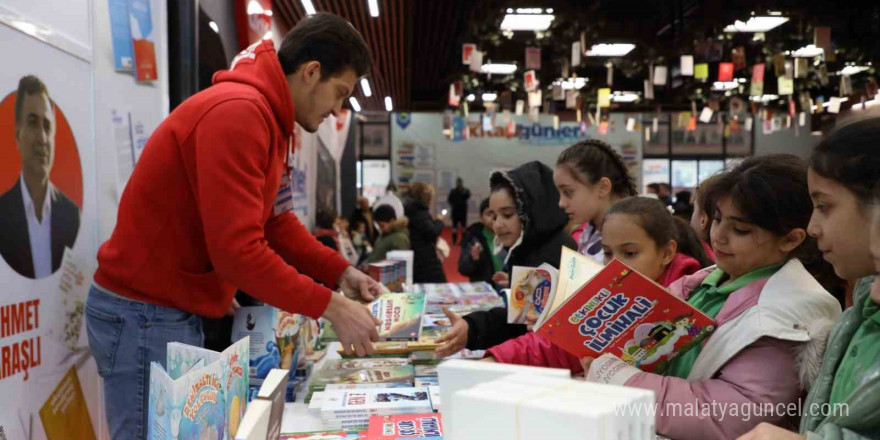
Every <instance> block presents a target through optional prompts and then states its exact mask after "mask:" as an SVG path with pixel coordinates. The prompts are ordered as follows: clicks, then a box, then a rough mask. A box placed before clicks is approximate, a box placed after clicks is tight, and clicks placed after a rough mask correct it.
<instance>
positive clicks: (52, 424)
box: [40, 367, 96, 440]
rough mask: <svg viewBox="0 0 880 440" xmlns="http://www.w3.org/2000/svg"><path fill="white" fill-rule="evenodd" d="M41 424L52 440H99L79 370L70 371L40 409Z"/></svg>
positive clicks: (73, 368)
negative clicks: (93, 426) (81, 384)
mask: <svg viewBox="0 0 880 440" xmlns="http://www.w3.org/2000/svg"><path fill="white" fill-rule="evenodd" d="M40 420H42V422H43V430H45V431H46V438H48V439H49V440H56V439H57V440H61V439H67V438H75V439H82V440H95V439H96V437H95V430H94V429H93V428H92V419H91V418H90V417H89V408H88V406H87V405H86V398H85V396H84V395H83V391H82V387H81V386H80V383H79V376H78V375H77V374H76V367H70V370H68V371H67V374H65V375H64V377H63V378H61V381H60V382H59V383H58V386H56V387H55V390H54V391H52V394H50V395H49V398H48V399H46V403H44V404H43V406H42V407H41V408H40Z"/></svg>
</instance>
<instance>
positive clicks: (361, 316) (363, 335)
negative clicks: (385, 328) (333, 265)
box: [323, 294, 381, 357]
mask: <svg viewBox="0 0 880 440" xmlns="http://www.w3.org/2000/svg"><path fill="white" fill-rule="evenodd" d="M323 316H324V317H325V318H327V319H328V320H330V323H331V324H333V329H334V330H336V334H337V335H338V336H339V342H340V343H342V350H343V351H344V352H345V354H346V355H347V356H351V355H352V354H353V353H356V354H357V355H358V356H359V357H363V356H368V355H371V354H373V352H374V350H373V344H372V343H373V342H375V341H378V340H379V331H378V330H376V326H378V325H379V324H381V322H380V321H379V320H378V319H376V317H375V316H373V315H372V314H370V310H369V309H367V308H366V307H365V306H364V305H363V304H359V303H356V302H354V301H352V300H350V299H348V298H346V297H344V296H342V295H339V294H333V295H332V296H331V297H330V304H328V305H327V310H325V311H324V315H323Z"/></svg>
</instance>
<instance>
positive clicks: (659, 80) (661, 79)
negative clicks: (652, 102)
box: [654, 66, 669, 86]
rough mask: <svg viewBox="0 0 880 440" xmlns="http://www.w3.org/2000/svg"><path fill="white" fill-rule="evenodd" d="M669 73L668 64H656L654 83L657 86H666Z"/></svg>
mask: <svg viewBox="0 0 880 440" xmlns="http://www.w3.org/2000/svg"><path fill="white" fill-rule="evenodd" d="M668 74H669V70H668V69H667V68H666V66H655V67H654V85H655V86H665V85H666V76H667V75H668Z"/></svg>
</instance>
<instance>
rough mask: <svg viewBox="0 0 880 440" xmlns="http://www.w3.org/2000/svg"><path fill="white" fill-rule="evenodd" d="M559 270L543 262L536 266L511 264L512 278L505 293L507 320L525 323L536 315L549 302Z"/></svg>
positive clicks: (541, 311) (510, 322)
mask: <svg viewBox="0 0 880 440" xmlns="http://www.w3.org/2000/svg"><path fill="white" fill-rule="evenodd" d="M558 275H559V271H557V270H556V268H554V267H553V266H551V265H549V264H547V263H544V264H542V265H540V266H538V267H523V266H513V270H512V276H513V280H512V281H511V283H510V286H511V288H510V290H507V291H506V294H507V322H508V323H509V324H525V323H527V322H530V321H532V320H536V319H538V317H539V316H540V315H541V314H542V313H543V312H544V310H545V309H546V308H547V305H548V304H550V296H551V292H553V290H554V286H556V284H557V283H556V278H557V277H558Z"/></svg>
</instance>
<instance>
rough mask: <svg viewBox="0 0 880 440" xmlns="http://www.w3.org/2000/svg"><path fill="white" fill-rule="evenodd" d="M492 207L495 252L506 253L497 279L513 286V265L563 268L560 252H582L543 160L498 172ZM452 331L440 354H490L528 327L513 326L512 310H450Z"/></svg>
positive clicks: (445, 340) (493, 185)
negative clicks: (564, 249)
mask: <svg viewBox="0 0 880 440" xmlns="http://www.w3.org/2000/svg"><path fill="white" fill-rule="evenodd" d="M489 183H490V185H491V191H492V195H491V196H490V197H489V206H490V208H491V209H492V212H493V213H494V214H495V221H494V230H495V240H494V252H495V253H496V254H497V253H500V252H504V251H505V250H506V251H507V257H506V260H505V262H504V268H503V270H502V271H501V272H498V273H496V274H495V275H494V276H493V277H492V278H493V281H494V282H495V283H496V284H498V285H500V286H501V287H510V285H509V284H510V272H511V269H512V267H513V266H529V267H538V266H540V265H541V264H542V263H548V264H550V265H552V266H553V267H556V268H558V267H559V259H560V256H561V248H562V247H563V246H566V247H568V248H570V249H577V244H576V243H575V242H574V239H572V238H571V235H569V233H568V232H567V231H566V230H565V225H566V223H567V222H568V216H567V215H566V214H565V212H564V211H563V210H562V209H561V208H559V192H558V191H557V190H556V186H554V184H553V170H552V169H550V168H549V167H548V166H546V165H544V164H542V163H540V162H529V163H527V164H525V165H522V166H520V167H518V168H516V169H514V170H512V171H509V172H506V173H502V172H496V173H493V174H492V177H491V178H490V182H489ZM446 312H447V313H446V314H447V316H449V318H450V320H451V321H452V323H453V328H452V330H450V331H449V333H447V334H446V335H445V336H444V337H443V338H440V339H438V341H437V342H440V343H442V344H443V345H441V346H440V347H439V348H437V355H439V356H449V355H451V354H454V353H455V352H457V351H459V350H461V349H462V348H468V349H470V350H485V349H488V348H491V347H494V346H495V345H498V344H500V343H502V342H504V341H507V340H508V339H513V338H515V337H517V336H520V335H523V334H525V333H526V331H527V327H526V326H525V325H523V324H508V323H507V309H506V308H504V307H496V308H494V309H492V310H489V311H486V312H474V313H471V314H469V315H467V316H465V317H463V318H462V317H460V316H458V315H456V314H454V313H451V312H448V311H446Z"/></svg>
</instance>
